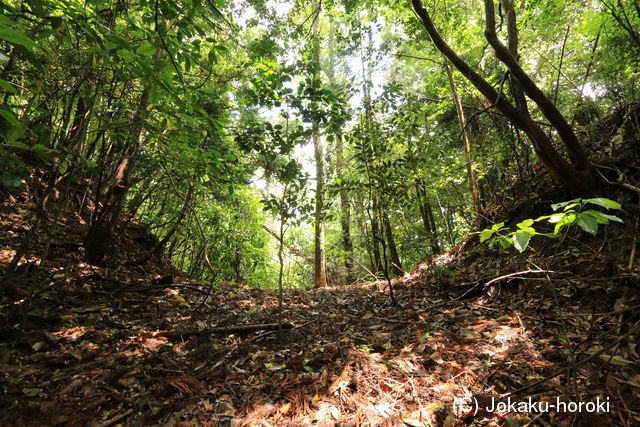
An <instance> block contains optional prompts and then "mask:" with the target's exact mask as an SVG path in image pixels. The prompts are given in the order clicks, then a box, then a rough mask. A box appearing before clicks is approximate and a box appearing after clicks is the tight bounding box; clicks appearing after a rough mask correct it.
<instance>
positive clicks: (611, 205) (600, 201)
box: [585, 197, 622, 210]
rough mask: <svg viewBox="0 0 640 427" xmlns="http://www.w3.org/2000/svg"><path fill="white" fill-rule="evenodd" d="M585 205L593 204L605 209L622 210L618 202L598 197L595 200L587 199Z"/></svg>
mask: <svg viewBox="0 0 640 427" xmlns="http://www.w3.org/2000/svg"><path fill="white" fill-rule="evenodd" d="M585 203H591V204H594V205H598V206H602V207H603V208H605V209H616V210H620V209H621V208H622V205H621V204H620V203H618V202H614V201H613V200H611V199H606V198H604V197H596V198H595V199H585Z"/></svg>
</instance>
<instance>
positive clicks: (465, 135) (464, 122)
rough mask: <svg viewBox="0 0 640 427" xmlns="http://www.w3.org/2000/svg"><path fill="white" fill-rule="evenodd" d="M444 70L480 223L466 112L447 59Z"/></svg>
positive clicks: (478, 195)
mask: <svg viewBox="0 0 640 427" xmlns="http://www.w3.org/2000/svg"><path fill="white" fill-rule="evenodd" d="M444 68H445V70H446V71H447V77H448V79H449V89H451V96H452V97H453V102H454V104H455V105H456V111H457V112H458V123H459V124H460V132H461V133H462V141H463V142H464V152H465V155H466V161H467V180H468V181H469V192H470V193H471V199H472V200H473V207H474V209H475V211H476V216H477V219H478V221H481V220H482V202H481V201H480V194H479V193H478V181H477V180H476V174H475V171H474V170H473V158H472V156H471V141H470V140H469V132H467V120H466V119H465V116H464V110H463V109H462V102H461V101H460V97H459V96H458V90H457V89H456V84H455V81H454V80H453V73H452V72H451V67H450V66H449V62H448V61H447V60H446V59H445V61H444Z"/></svg>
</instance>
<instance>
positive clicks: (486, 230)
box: [480, 228, 494, 243]
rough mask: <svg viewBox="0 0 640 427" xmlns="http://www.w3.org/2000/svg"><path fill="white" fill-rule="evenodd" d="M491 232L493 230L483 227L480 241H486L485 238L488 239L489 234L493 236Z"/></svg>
mask: <svg viewBox="0 0 640 427" xmlns="http://www.w3.org/2000/svg"><path fill="white" fill-rule="evenodd" d="M493 233H494V231H493V230H489V229H488V228H485V229H484V230H482V232H481V233H480V243H482V242H486V241H487V240H489V239H490V238H491V236H493Z"/></svg>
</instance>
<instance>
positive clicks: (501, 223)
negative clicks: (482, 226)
mask: <svg viewBox="0 0 640 427" xmlns="http://www.w3.org/2000/svg"><path fill="white" fill-rule="evenodd" d="M502 227H504V222H499V223H497V224H494V225H493V226H492V227H491V229H492V230H493V231H498V230H500V229H501V228H502Z"/></svg>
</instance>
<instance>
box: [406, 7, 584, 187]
mask: <svg viewBox="0 0 640 427" xmlns="http://www.w3.org/2000/svg"><path fill="white" fill-rule="evenodd" d="M412 3H413V7H414V10H415V12H416V14H417V15H418V16H419V17H420V19H421V21H422V24H423V25H424V27H425V29H426V31H427V33H429V36H430V37H431V40H432V41H433V44H434V45H435V46H436V48H437V49H438V50H439V51H440V52H441V53H442V54H443V55H444V56H445V57H446V58H447V59H448V60H449V61H450V62H451V64H453V66H455V67H456V68H457V69H458V71H460V73H461V74H462V75H463V76H464V77H465V78H466V79H467V80H469V81H470V82H471V83H472V84H473V85H474V86H475V88H476V89H478V91H479V92H480V93H482V95H484V96H485V97H486V98H487V99H488V100H489V101H490V102H492V103H493V104H494V105H495V107H496V108H497V109H498V110H499V111H500V112H501V113H502V114H503V115H504V116H505V117H506V118H507V119H508V120H509V121H510V122H511V123H513V124H514V125H515V126H517V127H518V128H520V129H522V131H523V132H524V133H525V134H526V135H527V136H528V137H529V140H530V141H531V143H532V145H533V147H534V150H535V151H536V154H537V155H538V158H539V159H540V161H541V162H542V163H543V164H544V165H545V167H546V168H547V170H548V171H549V173H551V175H552V176H553V177H554V178H555V179H556V180H557V181H558V182H559V183H561V184H562V185H564V186H566V187H568V188H570V189H572V190H574V191H576V192H579V193H582V194H590V193H591V192H592V191H593V186H592V180H591V179H590V174H589V173H588V171H587V170H583V169H582V167H581V166H584V164H583V163H584V160H585V158H584V157H583V156H580V155H579V153H580V151H581V149H580V148H577V147H576V146H575V145H576V144H575V143H573V144H571V143H570V142H567V140H565V139H564V137H563V135H564V133H566V128H569V130H570V129H571V128H570V127H568V126H567V127H566V128H564V127H563V128H562V130H563V133H562V134H561V137H563V142H564V143H565V145H567V149H568V150H569V151H570V152H572V151H573V152H574V153H573V155H572V156H570V158H571V160H572V161H575V162H577V163H576V166H575V167H574V166H572V165H571V164H570V163H569V162H567V161H566V160H565V159H564V158H562V156H561V155H560V154H559V153H558V151H557V150H556V149H555V148H554V147H553V144H552V143H551V140H550V139H549V138H548V137H547V135H546V134H545V133H544V131H543V130H542V129H541V128H540V126H538V124H537V123H536V122H535V121H534V120H533V119H532V118H531V117H529V116H527V115H524V114H522V113H520V112H519V111H518V110H517V109H516V108H515V107H514V106H513V105H512V104H511V103H510V102H509V101H507V100H506V99H505V98H504V97H503V96H502V95H501V94H500V93H498V92H497V91H496V90H495V89H494V88H493V86H492V85H491V84H490V83H489V82H487V81H486V80H485V79H484V78H482V77H481V76H480V75H479V74H478V73H476V72H475V71H473V70H472V69H471V68H470V67H469V65H468V64H467V63H466V62H465V61H464V60H462V59H461V58H460V57H459V56H458V55H457V54H456V53H455V52H454V51H453V50H452V49H451V48H450V47H449V45H447V43H446V42H445V41H444V40H443V39H442V37H441V36H440V34H439V33H438V30H437V29H436V28H435V26H434V24H433V21H432V20H431V17H430V16H429V13H428V12H427V10H426V9H425V8H424V6H423V5H422V2H421V0H412ZM489 3H491V0H485V5H487V4H489ZM489 12H491V13H489ZM487 16H490V17H491V19H490V22H488V23H487V29H493V28H494V26H492V25H491V24H492V23H494V20H495V19H493V3H491V4H490V8H489V10H488V11H487ZM485 33H486V36H487V38H488V39H490V40H489V42H490V43H492V42H493V44H495V45H496V46H497V44H496V43H495V42H496V41H497V37H492V33H493V35H495V30H493V31H490V30H488V31H486V32H485ZM498 43H500V42H499V41H498ZM500 45H501V43H500ZM503 47H504V46H503ZM505 52H506V55H505V54H504V53H505ZM496 56H497V57H498V59H500V60H501V61H502V62H504V61H507V62H508V64H506V65H507V66H508V67H509V69H510V70H511V71H512V72H513V73H514V76H515V77H516V78H517V79H518V81H519V82H520V83H521V84H522V85H523V87H524V89H525V92H526V93H527V94H528V95H529V96H530V97H531V94H530V93H529V92H528V91H527V83H530V84H529V89H531V87H532V86H531V85H533V87H535V89H536V90H537V91H538V92H539V94H540V95H542V96H543V97H544V95H543V94H542V92H540V91H539V89H538V88H537V87H536V86H535V84H533V82H532V81H531V79H530V78H529V77H528V76H527V75H526V73H524V71H522V69H521V68H520V67H519V66H518V65H517V62H516V64H515V66H513V65H514V62H515V60H514V59H513V57H512V56H511V54H510V53H509V51H508V50H507V49H506V48H505V49H504V50H501V49H496ZM509 64H511V65H512V66H509ZM531 92H532V93H533V92H536V91H535V90H532V91H531ZM536 98H537V99H538V101H540V97H539V96H537V97H536ZM544 98H546V97H544ZM532 99H533V97H532ZM534 101H535V102H538V101H536V99H534ZM547 101H548V98H547ZM549 103H550V101H549ZM544 105H545V106H546V107H549V106H548V104H544ZM541 109H542V107H541ZM553 109H555V106H553ZM556 111H557V110H556ZM547 113H549V111H548V109H547ZM545 116H546V114H545ZM551 116H552V117H553V118H554V121H553V122H552V124H554V126H555V125H556V124H557V122H558V118H557V117H554V116H553V115H551ZM547 118H548V117H547ZM548 119H549V118H548ZM558 132H559V133H560V130H558ZM571 133H573V132H571ZM564 136H565V137H566V136H567V135H564ZM573 137H574V139H575V135H573ZM569 139H570V140H571V138H569ZM575 142H576V143H577V140H575ZM576 154H578V155H577V156H576ZM579 166H580V167H579Z"/></svg>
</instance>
